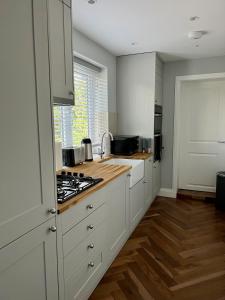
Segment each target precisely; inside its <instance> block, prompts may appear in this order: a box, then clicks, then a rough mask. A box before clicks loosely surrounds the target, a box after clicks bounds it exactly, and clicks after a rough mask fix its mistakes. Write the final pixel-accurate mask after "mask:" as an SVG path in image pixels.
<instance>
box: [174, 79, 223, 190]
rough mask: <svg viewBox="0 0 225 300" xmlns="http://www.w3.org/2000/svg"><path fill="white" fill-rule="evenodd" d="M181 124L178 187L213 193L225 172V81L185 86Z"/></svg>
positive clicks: (184, 84)
mask: <svg viewBox="0 0 225 300" xmlns="http://www.w3.org/2000/svg"><path fill="white" fill-rule="evenodd" d="M180 120H181V121H180V124H181V128H180V151H179V153H180V157H179V174H178V178H179V180H178V186H179V188H180V189H188V190H196V191H209V192H214V191H215V186H216V173H217V172H218V171H221V170H222V171H223V170H225V144H224V143H221V141H225V80H203V81H190V82H185V83H183V84H182V87H181V111H180Z"/></svg>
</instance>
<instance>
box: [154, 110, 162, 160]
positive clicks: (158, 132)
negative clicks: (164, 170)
mask: <svg viewBox="0 0 225 300" xmlns="http://www.w3.org/2000/svg"><path fill="white" fill-rule="evenodd" d="M162 117H163V114H162V106H161V105H155V114H154V161H161V156H162Z"/></svg>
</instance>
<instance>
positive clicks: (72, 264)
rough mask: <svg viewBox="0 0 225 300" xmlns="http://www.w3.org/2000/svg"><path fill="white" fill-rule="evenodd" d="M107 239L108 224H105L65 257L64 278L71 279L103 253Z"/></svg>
mask: <svg viewBox="0 0 225 300" xmlns="http://www.w3.org/2000/svg"><path fill="white" fill-rule="evenodd" d="M105 238H106V224H105V222H103V223H102V224H101V225H100V226H99V227H98V228H96V230H95V231H94V232H93V233H92V234H91V235H90V236H89V237H88V238H87V239H85V240H84V241H83V242H82V243H81V244H79V245H78V246H77V247H76V248H75V249H73V250H72V251H71V252H70V253H69V254H68V255H67V256H66V257H64V278H65V279H67V278H70V277H71V276H72V275H73V273H75V271H76V270H77V269H78V268H79V267H80V265H81V264H83V263H86V262H87V261H91V260H92V259H93V258H94V257H96V255H97V254H98V253H101V252H102V249H103V247H104V244H105Z"/></svg>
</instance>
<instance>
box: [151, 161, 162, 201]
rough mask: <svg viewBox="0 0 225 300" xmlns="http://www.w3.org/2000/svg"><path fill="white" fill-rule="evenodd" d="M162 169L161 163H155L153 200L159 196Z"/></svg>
mask: <svg viewBox="0 0 225 300" xmlns="http://www.w3.org/2000/svg"><path fill="white" fill-rule="evenodd" d="M160 175H161V167H160V162H159V161H155V162H154V163H153V174H152V176H153V199H155V197H156V196H157V195H158V193H159V190H160V183H161V182H160V178H161V176H160Z"/></svg>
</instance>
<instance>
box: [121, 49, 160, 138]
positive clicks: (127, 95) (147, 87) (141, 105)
mask: <svg viewBox="0 0 225 300" xmlns="http://www.w3.org/2000/svg"><path fill="white" fill-rule="evenodd" d="M155 59H156V54H155V53H143V54H135V55H127V56H120V57H118V58H117V107H118V133H119V134H129V135H132V134H135V135H140V136H143V137H150V138H152V137H153V131H154V97H155Z"/></svg>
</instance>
